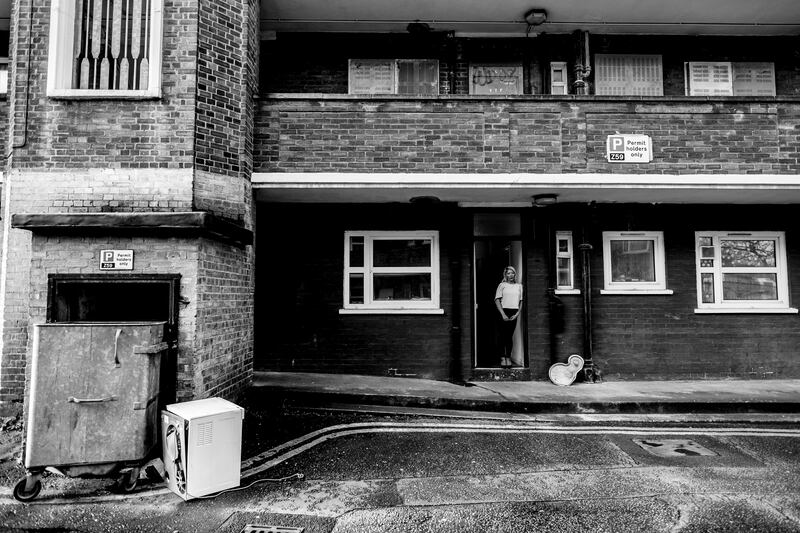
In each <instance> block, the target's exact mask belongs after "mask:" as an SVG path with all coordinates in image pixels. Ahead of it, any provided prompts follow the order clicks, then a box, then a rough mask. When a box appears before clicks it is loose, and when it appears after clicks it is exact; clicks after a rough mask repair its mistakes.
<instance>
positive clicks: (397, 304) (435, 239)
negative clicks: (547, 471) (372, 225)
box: [339, 231, 444, 314]
mask: <svg viewBox="0 0 800 533" xmlns="http://www.w3.org/2000/svg"><path fill="white" fill-rule="evenodd" d="M352 237H363V238H364V261H363V263H364V264H363V266H351V265H350V239H351V238H352ZM420 239H428V240H430V241H431V264H430V266H427V267H375V266H373V264H372V262H373V254H372V249H373V246H372V243H373V242H374V241H375V240H400V241H404V240H420ZM351 274H363V276H364V303H361V304H353V303H350V275H351ZM375 274H430V276H431V299H430V300H419V301H416V300H374V299H373V294H372V292H373V291H372V276H373V275H375ZM439 284H440V281H439V232H438V231H346V232H345V234H344V285H343V291H344V292H343V293H342V295H343V308H342V309H340V310H339V313H340V314H373V313H374V314H443V313H444V311H443V310H442V309H440V307H439V290H440V285H439Z"/></svg>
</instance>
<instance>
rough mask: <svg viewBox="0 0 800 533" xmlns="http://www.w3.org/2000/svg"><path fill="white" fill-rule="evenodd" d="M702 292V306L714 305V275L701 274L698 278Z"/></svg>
mask: <svg viewBox="0 0 800 533" xmlns="http://www.w3.org/2000/svg"><path fill="white" fill-rule="evenodd" d="M700 281H701V285H702V291H703V303H704V304H713V303H714V274H703V275H702V277H701V278H700Z"/></svg>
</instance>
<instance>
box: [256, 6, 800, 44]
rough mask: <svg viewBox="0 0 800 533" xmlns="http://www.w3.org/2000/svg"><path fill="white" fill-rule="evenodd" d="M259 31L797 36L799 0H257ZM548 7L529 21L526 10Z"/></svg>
mask: <svg viewBox="0 0 800 533" xmlns="http://www.w3.org/2000/svg"><path fill="white" fill-rule="evenodd" d="M260 1H261V30H262V32H405V31H407V27H408V24H409V23H412V22H419V23H424V24H427V25H428V27H429V28H430V30H431V31H443V32H455V33H456V35H463V36H467V37H468V36H476V37H477V36H481V37H490V36H498V37H502V36H515V35H516V36H520V37H524V36H526V35H531V34H533V35H535V34H539V33H543V32H546V33H570V32H572V31H574V30H577V29H580V30H586V31H590V32H592V33H601V34H661V35H762V36H763V35H798V34H800V2H798V1H797V0H769V1H767V2H755V1H753V0H703V1H702V2H699V1H697V0H670V1H664V0H592V1H587V0H503V1H502V2H491V1H486V0H405V1H403V2H397V1H390V0H338V1H335V2H331V1H329V0H260ZM533 8H536V9H542V10H545V11H546V12H547V20H546V21H545V22H544V23H543V24H540V25H536V26H534V27H531V28H529V27H528V24H527V23H526V22H525V19H524V15H525V13H527V12H528V11H530V10H531V9H533Z"/></svg>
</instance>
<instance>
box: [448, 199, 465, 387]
mask: <svg viewBox="0 0 800 533" xmlns="http://www.w3.org/2000/svg"><path fill="white" fill-rule="evenodd" d="M448 214H449V215H451V220H452V222H451V223H450V231H449V234H450V235H449V238H450V239H452V240H453V242H452V245H451V246H450V253H449V255H450V281H451V282H450V291H451V297H450V302H451V304H450V305H451V312H450V380H451V381H452V382H453V383H464V381H465V380H464V372H463V365H462V361H461V252H462V248H463V247H462V245H461V243H462V239H461V233H459V232H460V231H462V230H463V229H464V225H463V224H460V221H461V219H462V217H461V216H459V215H460V213H459V212H458V211H456V212H452V211H450V212H449V213H448Z"/></svg>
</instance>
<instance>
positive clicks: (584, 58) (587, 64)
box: [573, 30, 592, 94]
mask: <svg viewBox="0 0 800 533" xmlns="http://www.w3.org/2000/svg"><path fill="white" fill-rule="evenodd" d="M590 58H591V54H590V52H589V32H588V31H581V30H576V31H575V82H574V83H573V86H574V88H575V94H590V91H589V82H588V81H587V79H588V78H589V76H591V74H592V65H591V59H590Z"/></svg>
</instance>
